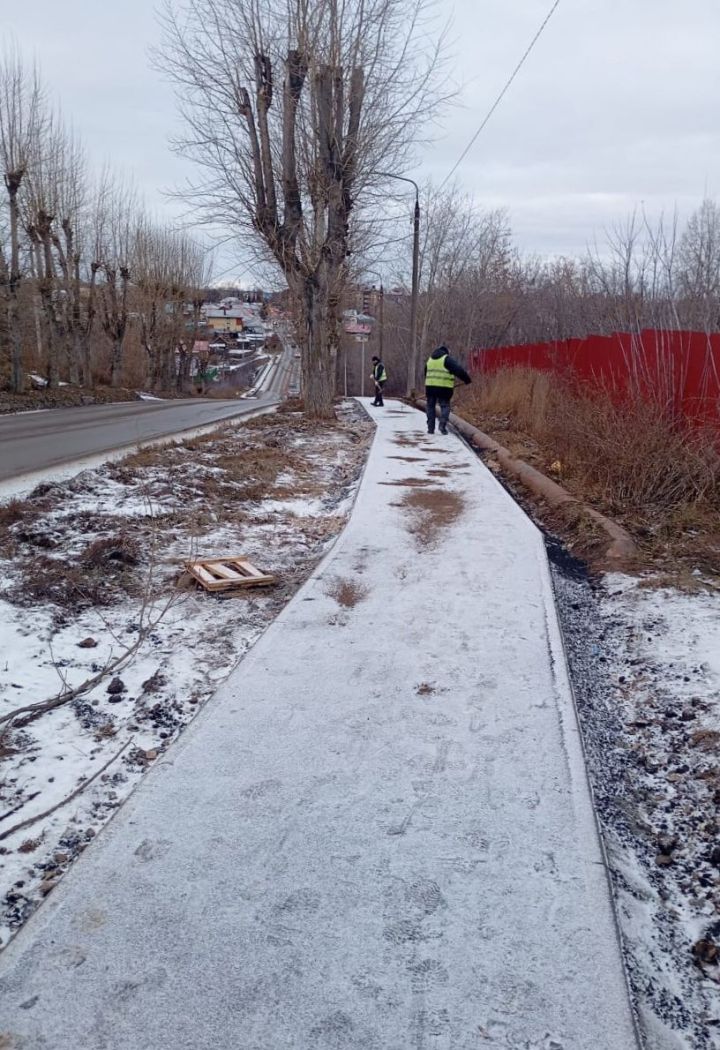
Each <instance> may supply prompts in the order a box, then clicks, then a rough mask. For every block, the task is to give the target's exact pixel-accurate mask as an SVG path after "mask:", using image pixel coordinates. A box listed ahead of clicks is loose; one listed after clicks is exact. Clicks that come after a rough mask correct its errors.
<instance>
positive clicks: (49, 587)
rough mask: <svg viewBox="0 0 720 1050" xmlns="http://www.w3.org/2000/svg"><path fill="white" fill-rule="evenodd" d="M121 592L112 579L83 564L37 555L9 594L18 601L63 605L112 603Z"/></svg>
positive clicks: (78, 606)
mask: <svg viewBox="0 0 720 1050" xmlns="http://www.w3.org/2000/svg"><path fill="white" fill-rule="evenodd" d="M116 595H117V591H116V588H115V587H114V586H113V585H112V584H111V582H110V581H109V580H108V579H106V578H103V577H102V576H99V575H98V574H96V573H94V572H88V571H87V570H85V569H83V568H82V567H81V566H79V565H72V564H69V563H67V562H62V561H60V560H59V559H57V558H48V557H43V556H40V555H38V556H36V557H35V558H34V559H33V562H32V565H31V566H29V567H28V569H27V571H25V572H23V574H22V577H21V579H20V580H19V582H18V583H17V584H16V586H15V587H14V588H13V589H12V590H11V591H10V592H9V594H8V597H9V598H10V599H11V600H12V601H14V602H15V603H16V604H18V605H32V604H34V603H35V602H50V603H51V604H53V605H57V606H59V607H60V608H63V609H82V608H88V607H89V606H93V605H109V604H111V603H112V601H113V600H114V599H115V597H116Z"/></svg>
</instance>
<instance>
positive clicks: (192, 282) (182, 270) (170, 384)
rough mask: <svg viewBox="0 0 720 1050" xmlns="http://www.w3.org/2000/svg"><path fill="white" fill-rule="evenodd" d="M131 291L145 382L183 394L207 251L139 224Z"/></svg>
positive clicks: (182, 235)
mask: <svg viewBox="0 0 720 1050" xmlns="http://www.w3.org/2000/svg"><path fill="white" fill-rule="evenodd" d="M134 258H135V271H134V282H133V283H134V286H135V290H136V296H137V305H138V313H139V317H140V331H141V339H142V345H143V347H144V349H145V352H146V354H147V365H148V381H149V385H150V386H151V387H152V388H153V389H155V390H170V389H172V388H174V387H176V388H177V389H180V390H182V389H183V387H184V386H185V384H186V383H187V381H188V380H189V370H190V361H191V357H192V345H193V343H194V341H195V337H196V333H197V329H198V327H199V322H200V307H201V306H202V300H203V296H202V291H201V289H202V288H203V287H204V286H205V284H206V283H207V270H206V260H207V251H205V250H204V249H203V247H202V246H201V245H199V244H197V243H196V242H195V241H193V240H192V238H191V237H189V236H188V235H187V234H185V233H182V232H179V231H177V230H174V229H172V228H169V227H163V226H158V225H157V224H154V223H152V222H150V221H149V220H148V219H143V220H141V221H140V223H139V224H138V228H137V231H136V234H135V250H134Z"/></svg>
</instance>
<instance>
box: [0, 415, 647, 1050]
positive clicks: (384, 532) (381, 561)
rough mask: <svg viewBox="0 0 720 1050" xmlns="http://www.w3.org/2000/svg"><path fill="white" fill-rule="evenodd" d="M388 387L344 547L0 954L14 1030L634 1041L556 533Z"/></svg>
mask: <svg viewBox="0 0 720 1050" xmlns="http://www.w3.org/2000/svg"><path fill="white" fill-rule="evenodd" d="M369 411H372V412H374V413H375V412H376V413H377V415H376V416H375V417H374V418H376V419H377V421H378V431H377V434H376V438H375V442H374V444H373V448H372V452H371V455H370V459H369V462H368V466H367V470H366V473H365V477H364V479H363V482H362V487H361V490H360V493H359V496H358V501H357V504H356V507H355V509H354V511H353V515H352V518H351V521H350V524H349V526H348V528H347V529H346V531H345V533H344V534H343V536H342V537H341V539H340V540H339V542H338V544H337V545H336V547H335V548H334V550H333V552H332V553H331V555H330V556H329V558H328V559H326V561H325V562H324V563H323V565H322V566H321V568H320V570H319V571H318V572H317V573H316V574H315V576H314V577H313V579H312V580H311V581H310V582H309V583H308V584H307V585H306V586H305V587H304V588H303V590H302V591H301V592H300V593H299V594H298V595H297V596H296V598H295V599H294V600H293V601H292V602H291V604H290V605H289V606H288V607H287V608H286V609H285V611H284V612H283V613H282V615H281V616H280V617H279V619H278V620H277V621H276V622H275V623H274V624H273V626H272V627H271V628H270V629H269V630H268V632H267V633H266V634H265V635H264V636H263V638H262V639H261V640H260V641H259V642H258V644H257V645H256V646H255V648H254V649H253V650H252V651H251V652H250V654H249V655H248V656H247V657H246V658H245V660H244V661H243V662H242V664H241V665H240V666H239V667H238V668H237V670H236V671H235V672H234V674H233V675H232V676H231V677H230V679H229V680H228V682H227V683H226V684H225V686H224V687H223V688H222V689H221V690H220V692H219V693H218V695H217V696H216V698H215V699H214V700H213V701H211V702H210V703H209V704H208V706H207V707H206V709H205V710H204V711H203V712H202V714H201V715H200V716H199V717H198V719H197V721H196V722H195V724H194V725H193V726H192V727H191V728H190V729H189V730H188V731H187V733H186V734H185V736H184V737H183V739H182V740H181V741H180V742H179V743H178V744H177V745H176V746H175V747H174V748H172V749H171V751H170V752H169V754H168V755H167V756H166V757H165V758H164V759H163V760H162V761H161V762H160V763H159V765H158V766H157V767H156V768H155V769H154V770H153V771H152V772H151V773H150V774H149V776H148V778H147V780H146V781H145V782H144V783H143V785H142V786H141V787H140V788H139V789H138V790H137V791H136V793H135V794H134V796H133V797H132V798H131V800H130V801H129V802H128V803H127V804H126V805H125V807H124V808H123V809H122V811H121V812H120V813H119V814H118V816H117V817H116V818H115V819H114V821H113V822H112V824H111V825H110V826H109V828H108V829H106V831H105V832H104V833H103V834H102V835H101V836H100V837H99V839H98V840H96V842H95V843H94V844H93V846H92V847H91V848H90V849H89V850H88V851H87V852H86V854H85V855H84V856H83V857H82V858H81V859H80V860H79V862H78V863H77V864H76V865H75V867H74V868H73V870H72V871H71V872H70V873H69V874H68V875H67V876H66V877H65V879H64V880H63V883H62V884H61V885H60V887H59V888H58V889H57V890H55V892H54V893H53V894H52V896H51V897H50V898H49V899H48V901H47V902H46V903H45V904H44V905H43V907H42V908H41V909H40V910H39V912H38V913H37V914H36V915H35V917H34V918H33V919H31V920H30V922H29V923H28V925H27V926H26V928H25V929H24V930H23V931H22V932H21V933H20V934H19V936H18V937H17V938H16V940H15V942H14V943H13V944H11V946H10V947H9V948H8V949H7V950H6V952H5V953H4V954H3V955H2V956H0V1016H1V1018H2V1020H1V1021H0V1033H2V1034H3V1035H5V1041H4V1042H3V1040H2V1038H0V1046H3V1047H7V1048H17V1050H40V1048H43V1050H171V1048H172V1050H185V1048H186V1050H285V1048H291V1047H292V1048H299V1050H328V1048H337V1050H410V1048H412V1050H431V1048H432V1050H466V1048H467V1050H470V1048H484V1047H492V1048H502V1050H632V1048H633V1047H635V1046H636V1040H635V1034H634V1028H633V1024H632V1018H631V1013H630V1008H629V1005H628V997H627V991H626V985H625V980H624V975H623V969H622V963H621V957H620V950H619V946H618V942H617V936H616V930H615V925H614V919H613V914H612V908H611V904H610V899H609V892H608V885H607V880H606V876H605V871H604V867H603V860H602V855H601V850H600V846H599V843H598V838H597V833H596V828H595V823H594V818H593V812H592V808H591V802H590V797H589V791H588V787H587V782H586V778H585V772H584V767H583V761H582V756H581V750H580V743H579V737H578V729H577V725H576V721H575V715H574V710H573V705H572V699H571V694H570V689H569V686H568V681H567V676H566V670H565V663H564V656H563V651H562V647H561V643H560V637H559V631H558V625H557V620H556V614H555V609H554V605H553V597H552V592H551V585H550V578H549V572H548V566H547V562H546V557H545V551H544V547H543V543H542V540H541V537H540V536H539V534H538V532H537V530H536V529H535V527H534V526H533V525H532V524H531V523H530V522H529V521H528V519H527V518H526V517H525V516H524V514H523V513H522V512H521V511H520V510H519V509H518V507H517V506H516V505H515V504H514V503H513V501H512V500H511V499H510V498H509V497H508V496H507V495H506V494H505V492H504V491H503V490H502V489H501V488H500V486H499V485H498V484H497V483H496V481H495V480H494V478H493V477H492V476H491V474H490V473H489V472H488V471H487V470H485V468H484V467H483V466H482V465H481V464H480V463H479V462H478V461H477V459H476V458H475V456H474V455H473V454H472V453H471V452H470V451H469V450H467V449H466V448H465V446H464V445H462V444H461V443H460V441H459V440H458V439H457V438H455V437H452V436H449V437H442V436H441V435H439V434H435V435H434V436H433V437H427V436H425V435H424V425H423V418H422V416H421V415H419V414H418V413H416V412H414V411H412V410H411V409H409V408H406V407H403V406H400V405H394V404H393V403H392V402H389V403H388V405H387V406H386V408H385V409H382V410H377V409H369Z"/></svg>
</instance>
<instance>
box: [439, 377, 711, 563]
mask: <svg viewBox="0 0 720 1050" xmlns="http://www.w3.org/2000/svg"><path fill="white" fill-rule="evenodd" d="M459 402H460V411H461V413H462V415H464V416H465V417H466V418H468V419H470V420H471V421H472V422H473V423H475V424H476V425H477V426H479V427H480V429H482V430H484V431H485V432H486V433H489V434H490V435H491V436H493V437H495V438H497V440H499V441H500V442H501V443H502V444H503V445H505V446H506V447H509V448H510V450H511V451H512V452H513V453H514V454H517V455H519V456H520V458H523V459H526V460H527V461H528V462H531V463H532V464H533V465H534V466H536V467H538V469H540V470H542V471H544V472H545V473H547V474H550V475H551V476H554V477H557V478H558V480H560V481H561V483H562V484H563V485H564V486H565V487H566V488H567V489H568V490H569V491H570V492H571V493H572V494H573V495H575V496H577V497H578V499H581V500H583V501H585V502H587V503H589V504H591V505H592V506H594V507H595V508H596V509H597V510H601V511H603V512H604V513H605V514H607V515H609V516H610V517H612V518H615V519H616V520H618V521H619V522H621V523H622V524H623V525H624V526H625V527H626V528H627V529H628V531H629V532H630V533H631V535H632V536H633V538H634V539H635V540H636V542H637V543H638V545H639V546H640V548H641V549H642V550H643V552H644V554H645V555H646V556H647V557H649V558H650V559H652V560H654V561H656V562H661V563H662V562H665V563H669V562H670V561H672V562H674V563H676V564H677V565H678V567H679V568H682V567H683V566H684V567H685V568H687V566H688V565H690V564H691V563H693V564H694V565H695V566H697V567H698V568H700V569H701V571H703V572H708V573H711V574H714V575H717V574H720V441H719V440H718V435H717V433H715V432H713V433H708V432H703V431H702V430H698V429H691V428H689V427H687V426H685V425H683V424H681V423H678V422H677V421H676V420H673V419H671V418H670V417H669V416H668V413H667V411H666V410H665V408H664V407H663V406H662V405H659V404H657V403H655V402H654V401H652V400H648V399H647V398H643V397H641V396H639V395H638V396H630V395H628V396H625V397H622V398H621V397H617V396H611V395H610V393H608V392H607V391H605V390H602V389H599V388H595V389H590V388H587V387H584V388H580V387H579V386H578V384H577V382H575V383H573V382H570V381H569V380H568V379H565V378H563V377H561V376H556V375H550V374H548V373H543V372H536V371H533V370H531V369H523V368H516V369H506V370H503V371H499V372H497V373H494V374H493V375H489V376H484V377H483V378H482V379H481V381H480V382H478V383H476V384H474V386H473V387H472V388H471V389H470V390H468V391H463V392H462V394H461V396H460V399H459Z"/></svg>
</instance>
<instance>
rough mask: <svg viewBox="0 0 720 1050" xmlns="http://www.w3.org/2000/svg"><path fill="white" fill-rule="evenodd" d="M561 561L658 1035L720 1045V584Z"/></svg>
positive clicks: (617, 868)
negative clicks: (663, 580)
mask: <svg viewBox="0 0 720 1050" xmlns="http://www.w3.org/2000/svg"><path fill="white" fill-rule="evenodd" d="M566 568H567V567H566ZM554 575H555V586H556V592H557V594H558V598H559V607H560V614H561V620H562V623H563V631H564V635H565V640H566V645H567V648H568V656H569V660H570V665H571V668H572V674H573V679H574V682H575V688H576V693H577V699H578V706H579V709H580V714H581V720H582V727H583V733H584V737H585V746H586V752H587V758H588V764H589V769H590V774H591V779H592V782H593V787H594V792H595V798H596V804H597V809H598V814H599V817H600V821H601V824H602V827H603V832H604V837H605V842H606V847H607V850H608V855H609V861H610V867H611V870H612V872H613V878H614V885H615V892H616V897H617V902H618V917H619V920H620V925H621V929H622V934H623V938H624V942H625V950H626V957H627V963H628V969H629V973H630V979H631V984H632V987H633V992H634V996H635V1001H636V1006H637V1008H638V1011H639V1015H640V1018H641V1021H642V1026H643V1028H644V1030H645V1033H646V1038H647V1045H648V1048H649V1050H705V1048H709V1047H720V970H719V968H718V962H717V958H718V957H717V949H718V946H720V833H719V832H720V829H719V828H718V809H719V804H720V596H719V595H718V594H717V592H701V593H692V594H687V593H684V592H681V591H677V590H673V589H655V588H653V587H647V586H644V585H643V584H642V582H641V581H638V580H637V579H635V578H631V577H627V576H620V575H610V576H607V577H606V578H605V579H604V580H603V581H602V583H601V584H599V585H596V586H591V585H590V584H589V582H588V581H587V580H583V579H582V575H581V574H580V575H578V576H575V577H573V574H572V572H571V573H570V574H568V572H567V571H561V570H559V569H556V570H555V574H554Z"/></svg>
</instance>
